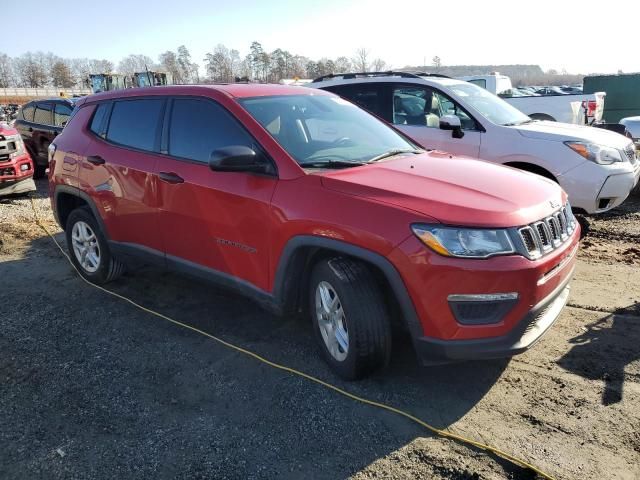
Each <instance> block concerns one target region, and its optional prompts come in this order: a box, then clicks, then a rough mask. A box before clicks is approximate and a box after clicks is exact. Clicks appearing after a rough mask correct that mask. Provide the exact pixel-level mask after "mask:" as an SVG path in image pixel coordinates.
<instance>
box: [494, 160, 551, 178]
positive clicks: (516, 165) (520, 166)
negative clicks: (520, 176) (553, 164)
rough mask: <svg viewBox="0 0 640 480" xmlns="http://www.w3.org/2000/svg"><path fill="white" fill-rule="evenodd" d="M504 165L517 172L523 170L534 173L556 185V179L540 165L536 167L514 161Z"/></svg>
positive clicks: (531, 164)
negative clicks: (515, 169)
mask: <svg viewBox="0 0 640 480" xmlns="http://www.w3.org/2000/svg"><path fill="white" fill-rule="evenodd" d="M504 165H506V166H507V167H513V168H517V169H518V170H524V171H525V172H530V173H535V174H537V175H540V176H541V177H545V178H548V179H549V180H553V181H554V182H556V183H558V179H557V178H556V176H555V175H554V174H553V173H551V172H550V171H549V170H547V169H546V168H544V167H541V166H540V165H536V164H535V163H529V162H522V161H516V162H506V163H505V164H504Z"/></svg>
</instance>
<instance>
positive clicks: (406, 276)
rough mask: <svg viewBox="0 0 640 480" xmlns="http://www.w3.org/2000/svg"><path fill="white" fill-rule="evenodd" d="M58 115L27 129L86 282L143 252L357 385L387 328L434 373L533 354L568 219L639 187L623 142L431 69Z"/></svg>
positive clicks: (35, 106)
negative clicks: (303, 340)
mask: <svg viewBox="0 0 640 480" xmlns="http://www.w3.org/2000/svg"><path fill="white" fill-rule="evenodd" d="M309 87H311V88H309ZM64 105H65V104H63V103H60V102H57V101H54V100H51V101H37V102H31V103H30V104H27V105H25V106H24V107H23V108H22V109H21V111H20V113H19V115H18V119H17V120H16V125H17V128H18V129H19V131H20V132H21V133H22V134H23V136H24V138H25V140H26V144H27V147H28V148H29V149H33V151H34V152H37V154H38V157H40V156H41V155H42V154H43V153H45V152H46V153H47V163H46V164H43V163H40V165H41V166H46V165H48V167H49V182H50V188H49V191H50V195H51V203H52V208H53V211H54V215H55V217H56V220H57V221H58V223H59V224H60V226H61V228H63V229H64V231H65V233H66V236H67V244H68V246H69V250H70V253H71V259H72V261H73V262H74V265H75V266H76V267H77V269H78V271H79V272H80V273H81V274H82V275H83V276H84V277H85V278H86V279H88V280H89V281H92V282H95V283H98V284H101V283H106V282H109V281H112V280H114V279H116V278H117V277H119V276H120V274H121V273H122V272H123V271H124V269H125V268H126V267H127V266H128V267H129V268H132V266H133V265H135V262H133V261H132V259H136V258H142V259H144V260H145V261H149V262H156V263H158V264H159V265H162V266H165V267H167V268H169V269H172V270H175V271H178V272H183V273H187V274H190V275H193V276H196V277H198V278H202V279H205V280H208V281H211V282H214V283H216V284H219V285H222V286H224V287H227V288H232V289H235V290H237V291H238V292H240V293H243V294H245V295H247V296H248V297H250V298H252V299H254V300H255V301H257V302H258V303H260V304H261V305H263V306H265V307H267V308H269V309H271V310H272V311H274V312H277V313H284V312H304V313H305V314H306V315H307V316H308V317H309V319H310V320H311V322H312V324H313V328H314V332H315V335H316V337H317V340H318V345H319V348H320V350H321V353H322V356H323V357H324V358H325V360H326V361H327V363H328V364H329V366H330V367H331V368H332V369H333V370H334V371H335V372H336V373H338V374H339V375H341V376H343V377H344V378H347V379H355V378H360V377H362V376H364V375H367V374H368V373H370V372H372V371H374V370H375V369H377V368H379V367H380V366H382V365H384V364H386V362H387V361H388V359H389V357H390V355H391V350H392V334H391V332H392V329H393V328H395V327H400V328H404V329H405V330H407V331H408V332H409V333H410V335H411V337H412V339H413V344H414V347H415V350H416V352H417V354H418V356H419V358H420V360H421V361H422V362H423V363H425V364H435V363H443V362H450V361H460V360H465V359H482V358H495V357H503V356H510V355H515V354H518V353H521V352H523V351H525V350H526V349H528V348H530V347H531V346H532V345H533V344H535V343H536V342H537V341H538V340H539V339H540V337H541V336H542V335H543V334H544V333H545V332H546V331H547V330H548V329H549V328H550V327H551V325H552V324H553V323H554V322H555V320H556V319H557V317H558V315H559V314H560V311H561V310H562V308H563V307H564V305H565V303H566V301H567V298H568V292H569V282H570V280H571V277H572V274H573V269H574V264H575V256H576V251H577V248H578V242H579V237H580V226H579V224H578V222H577V220H576V218H575V217H574V215H573V213H572V205H573V206H576V207H577V208H578V209H581V210H583V211H586V212H591V213H597V212H603V211H606V210H608V209H610V208H613V207H614V206H616V205H619V204H620V203H621V202H622V201H623V200H624V199H625V198H626V196H627V195H628V193H629V191H630V190H631V188H633V186H634V185H635V184H636V183H637V182H638V177H639V176H640V161H638V160H637V159H636V157H635V154H632V155H631V156H629V148H632V143H631V141H630V140H629V139H628V138H625V137H624V136H621V135H617V134H614V133H611V132H607V131H603V130H598V131H596V130H595V129H591V128H589V127H578V126H575V125H566V124H560V123H554V122H540V121H534V120H532V119H531V118H529V117H528V116H526V115H525V114H523V113H522V112H519V111H518V110H517V109H516V108H514V107H512V106H511V105H509V104H508V103H506V102H505V101H504V100H502V99H500V98H499V97H497V96H495V95H493V94H491V93H489V92H488V91H487V90H485V89H483V88H480V87H478V86H477V85H473V84H471V83H468V82H464V81H461V80H454V79H450V78H444V77H441V76H437V75H422V74H420V75H415V74H409V73H406V72H386V73H384V74H379V73H376V74H370V73H364V74H342V75H331V76H326V77H322V78H319V79H316V80H315V81H314V82H312V83H311V84H308V86H305V87H298V86H286V85H255V84H254V85H251V84H250V85H246V84H245V85H240V84H231V85H211V86H170V87H155V88H143V89H135V90H121V91H113V92H106V93H101V94H96V95H91V96H89V97H84V98H80V99H77V100H76V101H75V102H74V103H72V104H67V105H66V106H67V107H68V108H67V109H64V108H63V107H64ZM360 107H362V108H360ZM56 112H66V113H65V114H64V115H63V117H64V118H58V117H56ZM41 120H44V121H46V122H45V123H44V125H45V126H47V127H51V128H48V129H43V130H46V131H48V132H50V136H46V135H45V134H43V133H42V132H40V130H41V129H40V125H43V124H41V123H39V122H40V121H41ZM23 132H24V133H23ZM45 142H47V143H45ZM45 145H46V146H45ZM630 146H631V147H630ZM632 150H633V148H632ZM632 153H633V152H632ZM478 159H483V160H489V161H478ZM498 164H500V165H498ZM504 165H507V166H508V167H515V168H505V166H504ZM523 170H526V171H523ZM561 187H563V188H564V190H563V188H561ZM567 194H568V195H567ZM569 202H571V205H570V203H569Z"/></svg>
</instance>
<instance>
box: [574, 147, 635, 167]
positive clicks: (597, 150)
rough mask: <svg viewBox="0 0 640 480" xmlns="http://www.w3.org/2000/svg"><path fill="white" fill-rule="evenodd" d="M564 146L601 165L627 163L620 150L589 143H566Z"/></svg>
mask: <svg viewBox="0 0 640 480" xmlns="http://www.w3.org/2000/svg"><path fill="white" fill-rule="evenodd" d="M564 144H565V145H566V146H567V147H569V148H570V149H571V150H573V151H574V152H576V153H577V154H578V155H580V156H582V157H584V158H586V159H587V160H591V161H592V162H595V163H599V164H600V165H611V164H612V163H616V162H624V161H625V159H624V157H623V156H622V154H621V153H620V150H618V149H616V148H611V147H605V146H604V145H598V144H597V143H587V142H564Z"/></svg>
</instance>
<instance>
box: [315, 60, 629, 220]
mask: <svg viewBox="0 0 640 480" xmlns="http://www.w3.org/2000/svg"><path fill="white" fill-rule="evenodd" d="M308 86H309V87H313V88H321V89H324V90H329V91H331V92H334V93H337V94H338V95H340V96H342V97H344V98H346V99H348V100H351V101H352V102H354V103H356V104H358V105H360V106H361V107H363V108H365V109H366V110H369V111H370V112H372V113H374V114H376V115H378V116H379V117H381V118H383V119H384V120H386V121H387V122H389V123H392V124H393V125H394V126H395V127H396V128H397V129H399V130H401V131H402V132H404V133H405V134H407V135H408V136H409V137H411V138H412V139H413V140H415V141H416V142H418V143H419V144H421V145H422V146H424V147H425V148H429V149H436V150H444V151H447V152H451V153H453V154H455V155H467V156H470V157H475V158H481V159H483V160H488V161H491V162H495V163H501V164H504V165H509V166H512V167H516V168H519V169H522V170H526V171H529V172H533V173H537V174H539V175H542V176H545V177H547V178H550V179H552V180H555V181H557V182H558V183H559V184H560V185H561V186H562V188H564V190H565V191H566V192H567V193H568V194H569V198H570V201H571V204H572V206H573V207H574V209H576V210H579V211H583V212H586V213H601V212H605V211H607V210H609V209H611V208H614V207H616V206H618V205H620V204H621V203H622V202H623V201H624V200H625V199H626V198H627V196H628V195H629V192H631V190H633V188H634V187H635V185H636V184H637V183H638V178H639V177H640V158H638V157H637V156H636V152H635V148H634V145H633V143H632V142H631V140H630V139H628V138H626V137H625V136H623V135H619V134H617V133H613V132H610V131H607V130H603V129H599V128H592V127H583V126H578V125H571V124H568V123H556V122H551V121H538V120H532V119H531V118H529V117H528V116H526V115H525V114H524V113H522V112H520V111H519V110H517V109H516V108H514V107H512V106H511V105H509V104H508V103H506V102H505V101H504V100H502V99H501V98H499V97H497V96H495V95H493V94H492V93H489V92H488V91H486V90H485V89H483V88H480V87H478V86H476V85H473V84H471V83H468V82H464V81H461V80H454V79H451V78H448V77H444V76H441V75H429V74H422V73H420V74H413V73H408V72H377V73H351V74H339V75H327V76H324V77H321V78H317V79H316V80H314V81H313V82H312V83H310V84H308ZM452 161H455V160H452Z"/></svg>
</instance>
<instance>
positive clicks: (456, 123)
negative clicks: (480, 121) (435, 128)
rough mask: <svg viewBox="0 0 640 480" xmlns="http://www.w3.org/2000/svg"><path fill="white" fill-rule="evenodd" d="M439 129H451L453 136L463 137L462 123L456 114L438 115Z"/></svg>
mask: <svg viewBox="0 0 640 480" xmlns="http://www.w3.org/2000/svg"><path fill="white" fill-rule="evenodd" d="M440 130H452V132H451V136H452V137H453V138H462V137H464V132H463V131H462V123H460V117H458V116H457V115H443V116H442V117H440Z"/></svg>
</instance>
